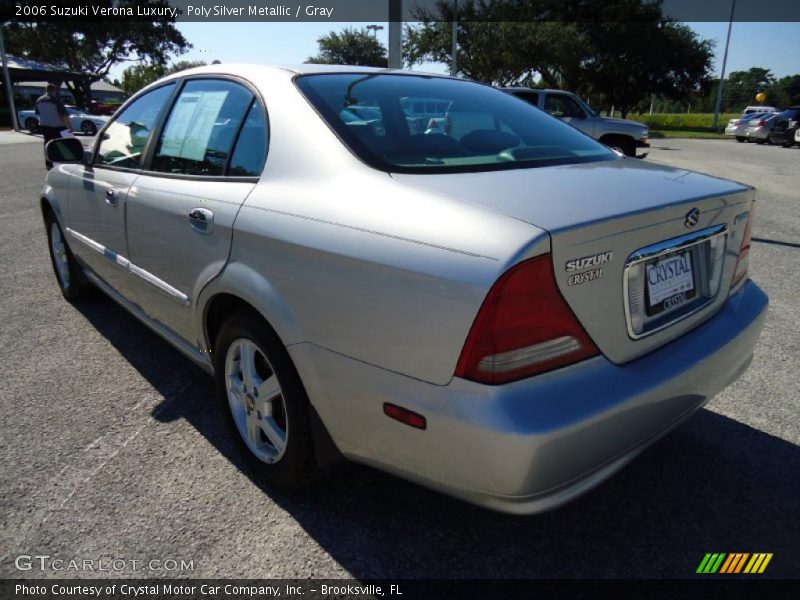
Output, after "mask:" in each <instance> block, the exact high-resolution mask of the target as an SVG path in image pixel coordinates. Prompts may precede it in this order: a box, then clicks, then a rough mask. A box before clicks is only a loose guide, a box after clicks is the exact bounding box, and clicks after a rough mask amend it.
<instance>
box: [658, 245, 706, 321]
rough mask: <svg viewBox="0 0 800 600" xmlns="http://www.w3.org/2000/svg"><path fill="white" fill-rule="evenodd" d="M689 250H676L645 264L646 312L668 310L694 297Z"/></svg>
mask: <svg viewBox="0 0 800 600" xmlns="http://www.w3.org/2000/svg"><path fill="white" fill-rule="evenodd" d="M694 295H695V291H694V273H693V270H692V254H691V252H690V251H684V252H676V253H675V254H670V255H669V256H666V257H664V258H660V259H658V260H656V261H653V262H651V263H649V264H648V265H647V314H648V315H654V314H658V313H660V312H664V311H670V310H673V309H676V308H678V307H679V306H681V305H683V304H684V303H685V302H686V301H687V300H689V299H691V298H692V297H694Z"/></svg>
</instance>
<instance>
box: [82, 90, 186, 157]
mask: <svg viewBox="0 0 800 600" xmlns="http://www.w3.org/2000/svg"><path fill="white" fill-rule="evenodd" d="M174 88H175V84H174V83H170V84H168V85H165V86H162V87H160V88H158V89H155V90H153V91H152V92H148V93H146V94H145V95H143V96H141V97H140V98H138V99H137V100H135V101H134V102H133V103H132V104H130V105H129V106H128V107H127V108H126V109H125V110H123V111H122V112H121V113H120V114H119V116H118V117H117V118H116V119H114V121H113V122H112V123H111V125H109V127H108V129H106V131H105V133H104V135H103V139H102V140H101V141H100V147H99V148H98V150H97V158H96V160H95V163H96V164H98V165H109V166H115V167H126V168H129V169H137V168H139V167H140V162H141V157H142V152H144V148H145V145H146V144H147V139H148V138H149V137H150V132H151V131H152V130H153V125H154V124H155V122H156V119H157V118H158V115H159V113H160V112H161V110H162V108H163V107H164V104H165V103H166V102H167V100H168V99H169V96H170V94H171V93H172V90H173V89H174Z"/></svg>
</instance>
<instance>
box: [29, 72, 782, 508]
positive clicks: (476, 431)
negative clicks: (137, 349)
mask: <svg viewBox="0 0 800 600" xmlns="http://www.w3.org/2000/svg"><path fill="white" fill-rule="evenodd" d="M410 98H426V99H431V101H433V102H438V103H442V104H447V105H448V106H458V107H459V110H460V111H462V112H464V113H469V115H470V116H469V118H468V119H466V118H465V119H463V120H462V121H461V122H460V124H459V126H458V127H457V128H456V127H454V128H453V130H452V131H451V133H450V134H445V133H427V134H426V133H424V132H421V131H419V128H418V127H416V126H414V125H413V123H414V122H416V121H418V120H419V119H418V118H417V117H415V115H413V114H409V113H408V111H407V110H405V108H404V107H407V106H408V103H409V99H410ZM354 114H356V115H358V118H353V115H354ZM365 114H366V115H368V116H369V117H370V118H369V119H365V118H363V116H364V115H365ZM47 153H48V156H49V157H50V158H51V159H53V160H54V161H55V162H56V163H57V164H56V167H55V168H53V169H52V170H51V171H50V172H49V174H48V176H47V181H46V183H45V186H44V189H43V191H42V194H41V199H40V201H41V209H42V215H43V219H44V222H45V226H46V229H47V235H48V240H49V248H50V253H51V258H52V262H53V267H54V271H55V274H56V280H57V282H58V284H59V286H60V289H61V291H62V293H63V295H64V296H65V297H66V298H67V299H69V300H71V301H78V300H79V299H80V297H81V295H82V294H83V293H84V292H85V291H86V287H87V285H89V284H93V285H95V286H97V287H99V288H101V289H102V290H104V291H105V292H106V293H107V294H109V295H110V296H111V297H112V298H114V299H115V300H117V301H118V302H120V303H121V304H122V305H123V306H124V307H126V308H127V309H128V310H130V311H131V312H132V313H133V314H134V315H135V316H137V317H138V318H139V319H141V321H142V322H143V323H145V324H146V325H148V326H149V327H151V328H152V329H153V330H155V331H156V332H158V333H159V334H160V335H161V336H163V337H164V338H165V339H166V340H168V341H169V342H170V343H172V344H173V345H174V346H175V347H176V348H178V349H179V350H180V351H182V352H183V353H184V354H185V355H186V356H187V357H189V358H190V359H191V360H193V361H194V362H196V363H197V364H198V365H200V366H201V367H202V368H204V369H205V370H206V371H208V372H209V373H211V374H213V375H214V377H215V382H216V389H217V393H218V397H219V399H220V402H221V403H222V405H223V406H224V407H225V410H226V412H227V413H228V414H229V415H230V424H231V431H232V435H234V436H236V437H237V438H238V439H239V440H240V442H241V446H242V448H243V451H244V452H245V455H246V456H247V457H249V459H250V460H252V461H253V463H254V464H256V465H258V467H259V468H260V470H261V472H262V473H263V476H264V477H265V479H266V480H267V481H268V482H270V483H271V484H274V485H297V484H300V483H303V482H305V481H307V480H308V479H309V478H310V477H311V475H312V474H313V473H314V472H315V470H316V469H317V468H318V467H319V465H320V464H324V463H326V462H327V461H328V460H330V459H331V458H332V457H336V456H338V455H339V454H341V455H343V456H344V457H346V458H348V459H351V460H353V461H358V462H361V463H364V464H367V465H372V466H374V467H377V468H379V469H383V470H386V471H389V472H391V473H395V474H397V475H399V476H401V477H405V478H407V479H410V480H412V481H416V482H418V483H420V484H422V485H425V486H428V487H430V488H433V489H436V490H441V491H443V492H445V493H448V494H452V495H454V496H457V497H459V498H462V499H465V500H467V501H470V502H474V503H476V504H479V505H481V506H485V507H488V508H492V509H496V510H500V511H506V512H511V513H517V514H526V513H534V512H539V511H543V510H547V509H549V508H552V507H555V506H558V505H560V504H562V503H564V502H566V501H568V500H570V499H571V498H574V497H575V496H577V495H579V494H581V493H583V492H585V491H586V490H588V489H590V488H592V487H593V486H595V485H597V484H598V483H599V482H601V481H603V480H604V479H606V478H607V477H609V476H610V475H611V474H612V473H614V472H616V471H617V470H618V469H620V468H621V467H622V466H623V465H625V464H626V463H627V462H629V461H630V460H631V459H632V458H633V457H634V456H636V455H637V454H638V453H639V452H641V451H642V449H644V448H645V447H646V446H648V445H649V444H651V443H652V442H654V441H655V440H656V439H658V438H659V437H660V436H662V435H664V434H665V433H666V432H668V431H669V430H670V429H672V428H673V427H674V426H676V425H677V424H678V423H680V422H681V421H682V420H684V419H686V418H687V417H689V416H690V415H691V414H692V413H694V412H695V411H696V410H698V409H699V408H700V407H701V406H703V405H704V404H705V403H706V402H707V401H708V400H709V399H710V398H711V397H713V396H714V395H715V394H716V393H717V392H719V391H720V390H722V389H723V388H724V387H725V386H726V385H728V384H729V383H730V382H731V381H733V380H734V379H736V378H737V377H738V376H739V375H740V374H741V373H742V372H743V371H744V370H745V369H746V368H747V367H748V365H749V363H750V361H751V359H752V355H753V347H754V345H755V343H756V340H757V338H758V336H759V333H760V330H761V327H762V325H763V322H764V318H765V314H766V308H767V298H766V296H765V294H764V293H763V292H762V291H761V290H760V289H759V288H758V287H757V286H756V285H755V284H754V283H753V282H751V281H750V279H749V277H748V268H747V267H748V254H749V247H750V231H751V228H752V223H753V208H754V190H753V189H752V188H750V187H747V186H745V185H742V184H739V183H735V182H732V181H726V180H723V179H719V178H716V177H708V176H705V175H701V174H698V173H694V172H691V171H686V170H683V169H673V168H668V167H664V166H659V165H655V164H649V163H646V162H642V161H637V160H631V159H628V158H623V157H620V156H619V155H618V154H617V153H615V152H613V151H611V150H609V149H608V148H607V147H606V146H604V145H602V144H600V143H598V142H596V141H595V140H593V139H591V138H589V137H587V136H586V135H583V134H582V133H580V132H577V131H576V130H575V129H573V128H572V127H571V126H569V125H568V124H566V123H563V122H561V121H559V120H558V119H555V118H553V117H551V116H549V115H547V114H546V113H544V112H542V111H540V110H537V109H535V108H533V107H532V106H530V105H528V104H526V103H525V102H522V101H520V100H518V99H516V98H514V97H513V96H511V95H508V94H505V93H503V92H501V91H498V90H496V89H493V88H491V87H488V86H485V85H481V84H478V83H474V82H469V81H464V80H459V79H453V78H449V77H442V76H429V75H420V74H416V73H410V72H399V71H390V70H382V69H369V68H357V67H325V66H317V65H303V66H301V67H298V68H281V67H267V66H256V65H210V66H207V67H200V68H197V69H192V70H188V71H182V72H180V73H178V74H175V75H172V76H169V77H167V78H165V79H162V80H160V81H158V82H156V83H154V84H153V85H151V86H150V87H148V88H145V89H144V90H142V91H141V92H140V93H139V94H137V95H136V96H134V97H133V98H132V99H130V100H129V101H128V102H127V103H126V105H125V106H124V107H122V108H121V109H120V110H119V111H118V112H117V113H116V114H115V115H114V117H113V118H112V120H111V122H110V123H109V124H108V125H107V126H106V127H105V128H104V129H103V130H102V131H101V132H100V135H98V136H97V139H96V140H95V142H94V144H93V146H92V148H91V149H90V151H88V152H86V153H84V152H83V148H82V146H81V145H80V144H79V142H78V141H77V140H75V139H60V140H54V141H53V142H51V143H50V144H49V145H48V147H47ZM697 460H704V459H703V457H702V456H698V457H697ZM646 493H647V491H646V490H642V495H646Z"/></svg>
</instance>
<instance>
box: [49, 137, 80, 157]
mask: <svg viewBox="0 0 800 600" xmlns="http://www.w3.org/2000/svg"><path fill="white" fill-rule="evenodd" d="M84 152H85V150H84V148H83V144H82V143H81V141H80V140H79V139H78V138H74V137H68V138H58V139H55V140H50V141H49V142H47V145H46V146H45V147H44V153H45V156H46V157H47V160H49V161H50V162H54V163H82V162H84V160H85V158H84Z"/></svg>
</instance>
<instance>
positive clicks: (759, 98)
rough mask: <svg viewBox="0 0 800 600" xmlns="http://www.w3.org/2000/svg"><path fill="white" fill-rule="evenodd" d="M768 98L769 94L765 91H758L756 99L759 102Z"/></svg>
mask: <svg viewBox="0 0 800 600" xmlns="http://www.w3.org/2000/svg"><path fill="white" fill-rule="evenodd" d="M766 99H767V95H766V94H765V93H764V92H758V93H757V94H756V100H758V101H759V102H763V101H764V100H766Z"/></svg>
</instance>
